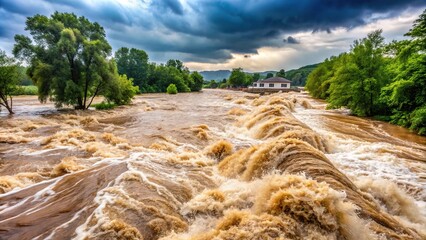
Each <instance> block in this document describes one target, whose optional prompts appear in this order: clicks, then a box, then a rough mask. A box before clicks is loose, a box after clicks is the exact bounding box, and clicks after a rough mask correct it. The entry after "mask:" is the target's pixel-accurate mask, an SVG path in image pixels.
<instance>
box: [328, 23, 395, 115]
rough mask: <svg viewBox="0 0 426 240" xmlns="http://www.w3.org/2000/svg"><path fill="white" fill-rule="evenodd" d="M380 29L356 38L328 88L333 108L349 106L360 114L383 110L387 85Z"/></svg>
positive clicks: (372, 113) (382, 39) (375, 112)
mask: <svg viewBox="0 0 426 240" xmlns="http://www.w3.org/2000/svg"><path fill="white" fill-rule="evenodd" d="M381 33H382V30H376V31H373V32H371V33H369V34H368V35H367V37H366V38H364V39H361V40H356V41H355V42H354V45H353V46H352V50H351V52H350V53H349V54H348V55H346V56H345V57H344V58H342V59H341V60H343V64H340V65H339V66H338V67H337V69H336V73H335V75H334V79H333V80H332V81H331V84H330V89H329V90H328V92H329V94H330V96H329V99H328V100H329V102H330V105H331V107H341V106H346V107H348V108H350V109H351V112H352V113H353V114H355V115H358V116H372V115H374V114H377V113H380V111H381V110H382V109H383V106H381V105H380V101H379V96H380V89H381V88H382V87H383V86H385V85H386V83H387V82H386V81H387V79H388V77H387V73H386V60H385V58H384V57H383V54H382V47H383V41H384V38H383V37H382V35H381Z"/></svg>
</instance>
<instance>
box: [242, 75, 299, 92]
mask: <svg viewBox="0 0 426 240" xmlns="http://www.w3.org/2000/svg"><path fill="white" fill-rule="evenodd" d="M290 87H291V81H290V80H288V79H285V78H282V77H271V78H267V79H264V80H259V81H257V82H254V83H253V85H252V86H251V87H250V88H251V89H256V90H257V89H259V90H260V89H273V90H281V89H290Z"/></svg>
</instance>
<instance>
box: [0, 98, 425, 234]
mask: <svg viewBox="0 0 426 240" xmlns="http://www.w3.org/2000/svg"><path fill="white" fill-rule="evenodd" d="M99 101H100V99H99ZM14 106H15V112H16V114H15V115H14V116H7V115H6V114H5V113H4V112H1V113H0V239H164V240H165V239H426V212H425V209H426V204H425V203H426V189H425V188H426V138H424V137H420V136H417V135H415V134H412V133H410V132H408V131H407V130H405V129H403V128H399V127H397V126H393V125H389V124H386V123H383V122H378V121H374V120H370V119H364V118H357V117H353V116H349V115H347V114H346V113H345V111H330V110H325V104H324V103H323V102H320V101H317V100H314V99H311V98H310V97H308V96H307V95H306V94H300V93H297V94H296V93H277V94H272V95H268V96H258V95H253V94H246V93H242V92H231V91H225V90H204V91H203V92H201V93H190V94H184V93H179V94H177V95H166V94H147V95H141V96H137V97H136V98H135V99H134V101H133V104H132V105H130V106H122V107H118V108H116V109H114V110H107V111H94V110H89V111H75V110H60V111H57V110H55V109H54V106H53V104H49V103H48V104H40V103H38V101H37V98H36V97H16V98H15V103H14Z"/></svg>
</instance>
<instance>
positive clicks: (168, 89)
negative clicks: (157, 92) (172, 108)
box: [166, 83, 178, 94]
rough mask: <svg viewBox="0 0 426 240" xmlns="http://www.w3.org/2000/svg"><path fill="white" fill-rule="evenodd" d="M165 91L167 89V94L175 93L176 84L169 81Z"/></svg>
mask: <svg viewBox="0 0 426 240" xmlns="http://www.w3.org/2000/svg"><path fill="white" fill-rule="evenodd" d="M166 91H167V93H168V94H177V93H178V90H177V87H176V85H174V84H173V83H171V84H170V85H169V86H168V87H167V89H166Z"/></svg>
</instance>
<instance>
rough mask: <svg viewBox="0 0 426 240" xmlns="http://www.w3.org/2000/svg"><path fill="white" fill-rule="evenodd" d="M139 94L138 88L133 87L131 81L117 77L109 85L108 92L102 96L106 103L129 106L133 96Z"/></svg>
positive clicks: (120, 76) (125, 77) (124, 77)
mask: <svg viewBox="0 0 426 240" xmlns="http://www.w3.org/2000/svg"><path fill="white" fill-rule="evenodd" d="M137 92H139V87H138V86H133V79H131V78H130V79H127V76H126V75H119V76H118V77H117V78H116V79H115V81H112V82H111V84H110V90H109V91H107V93H106V94H105V95H104V96H105V98H106V99H107V100H108V102H114V103H115V104H117V105H124V104H129V103H130V102H131V101H132V98H133V97H134V96H135V94H136V93H137Z"/></svg>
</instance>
